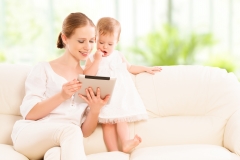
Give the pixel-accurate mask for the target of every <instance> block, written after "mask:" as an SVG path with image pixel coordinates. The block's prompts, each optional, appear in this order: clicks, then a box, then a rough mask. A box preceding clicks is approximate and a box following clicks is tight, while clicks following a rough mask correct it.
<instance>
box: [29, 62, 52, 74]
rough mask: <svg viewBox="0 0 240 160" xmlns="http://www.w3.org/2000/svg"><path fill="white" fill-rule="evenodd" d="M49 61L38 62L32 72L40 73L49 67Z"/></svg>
mask: <svg viewBox="0 0 240 160" xmlns="http://www.w3.org/2000/svg"><path fill="white" fill-rule="evenodd" d="M48 65H49V62H38V63H37V64H35V65H34V66H33V68H32V70H31V72H30V73H31V74H40V73H42V72H45V71H46V70H47V69H48Z"/></svg>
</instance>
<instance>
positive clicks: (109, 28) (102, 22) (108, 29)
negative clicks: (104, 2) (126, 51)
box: [97, 17, 121, 40]
mask: <svg viewBox="0 0 240 160" xmlns="http://www.w3.org/2000/svg"><path fill="white" fill-rule="evenodd" d="M115 32H117V33H118V37H117V40H119V37H120V33H121V25H120V23H119V22H118V21H117V20H116V19H114V18H111V17H103V18H101V19H99V20H98V22H97V34H99V35H106V34H111V35H113V34H114V33H115Z"/></svg>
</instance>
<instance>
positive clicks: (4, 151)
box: [0, 144, 28, 160]
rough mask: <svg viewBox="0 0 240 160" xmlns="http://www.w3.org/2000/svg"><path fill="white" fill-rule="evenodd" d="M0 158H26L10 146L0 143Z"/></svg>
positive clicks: (18, 159) (11, 159)
mask: <svg viewBox="0 0 240 160" xmlns="http://www.w3.org/2000/svg"><path fill="white" fill-rule="evenodd" d="M0 151H1V152H0V153H1V154H0V159H2V160H28V158H27V157H25V156H24V155H22V154H20V153H18V152H16V151H15V150H14V149H13V147H12V146H10V145H5V144H0Z"/></svg>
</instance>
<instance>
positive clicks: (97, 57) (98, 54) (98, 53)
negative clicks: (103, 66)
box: [94, 49, 103, 60]
mask: <svg viewBox="0 0 240 160" xmlns="http://www.w3.org/2000/svg"><path fill="white" fill-rule="evenodd" d="M102 55H103V52H102V51H101V50H100V49H98V50H97V51H96V53H95V54H94V60H101V59H102Z"/></svg>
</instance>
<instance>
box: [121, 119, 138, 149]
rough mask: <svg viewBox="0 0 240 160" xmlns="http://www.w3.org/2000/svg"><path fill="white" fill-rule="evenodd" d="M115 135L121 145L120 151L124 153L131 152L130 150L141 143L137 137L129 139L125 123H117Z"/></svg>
mask: <svg viewBox="0 0 240 160" xmlns="http://www.w3.org/2000/svg"><path fill="white" fill-rule="evenodd" d="M117 133H118V136H119V139H120V142H121V145H122V151H123V152H125V153H129V152H131V150H132V149H134V148H135V147H136V146H138V145H139V143H141V141H142V139H141V138H140V137H139V136H138V135H135V137H134V138H133V139H130V136H129V129H128V123H127V122H121V123H117Z"/></svg>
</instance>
